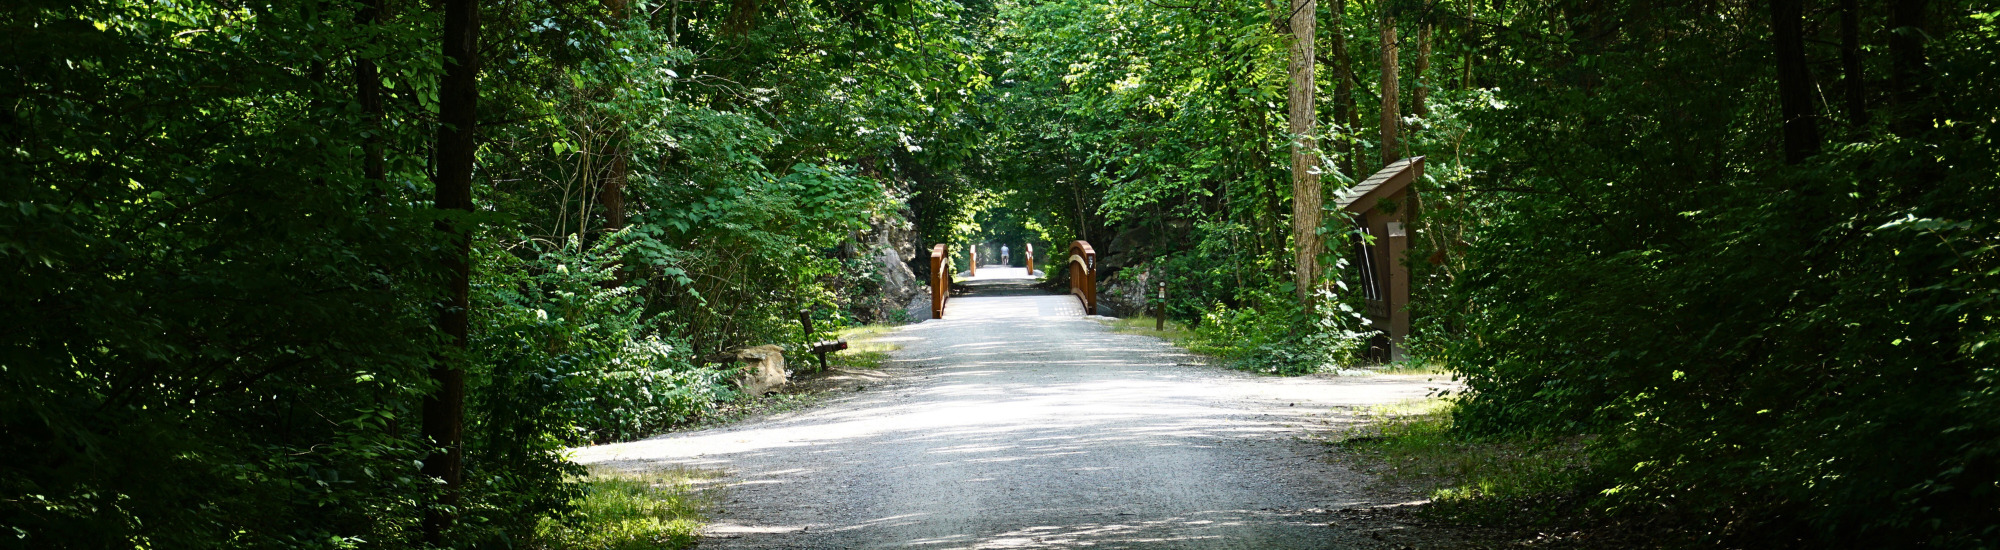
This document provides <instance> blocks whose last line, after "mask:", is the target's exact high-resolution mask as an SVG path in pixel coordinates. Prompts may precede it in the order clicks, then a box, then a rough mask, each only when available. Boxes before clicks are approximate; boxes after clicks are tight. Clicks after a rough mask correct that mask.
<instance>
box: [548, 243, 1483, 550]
mask: <svg viewBox="0 0 2000 550" xmlns="http://www.w3.org/2000/svg"><path fill="white" fill-rule="evenodd" d="M987 271H988V268H981V272H982V273H981V274H982V275H986V274H987ZM1013 271H1020V270H1019V269H1015V270H1013ZM995 275H1005V274H1004V273H995ZM945 317H946V318H945V319H944V320H932V321H926V322H923V323H919V324H915V325H909V326H906V327H904V328H902V329H901V330H899V331H897V332H896V333H894V334H892V335H891V336H890V338H895V339H898V340H899V341H900V342H901V343H902V344H903V346H904V347H903V351H901V352H898V353H897V354H896V356H895V358H894V359H893V361H892V362H891V363H890V364H889V365H888V366H885V367H884V369H885V371H888V372H889V373H891V374H893V375H895V376H894V377H893V378H892V380H893V381H892V382H888V383H885V384H878V385H876V386H872V387H869V388H867V389H866V390H865V391H861V392H856V393H854V394H853V395H852V396H851V397H849V398H846V399H844V400H838V401H836V402H834V403H831V404H829V405H826V406H824V407H820V408H817V409H814V410H810V411H804V412H798V413H791V414H787V415H782V416H778V417H774V418H768V419H764V420H760V421H755V422H751V423H747V424H743V425H738V426H732V427H727V428H721V429H714V430H706V431H700V432H691V433H681V434H674V435H669V436H664V437H659V438H654V439H649V440H645V441H637V442H631V443H624V444H617V445H605V446H598V447H590V448H586V449H579V450H578V456H577V459H578V460H580V461H582V462H585V463H602V464H608V465H613V466H616V467H624V468H655V467H660V466H663V465H669V464H680V465H688V466H695V467H701V468H715V469H721V470H724V471H726V472H728V474H729V477H728V478H726V480H727V482H728V483H729V484H730V486H731V487H730V489H728V493H727V495H728V496H727V499H726V500H725V502H724V504H723V506H722V510H721V511H719V512H718V513H717V518H716V523H715V525H713V526H712V527H711V529H710V530H709V535H708V536H709V537H710V538H708V539H706V540H705V541H704V542H703V543H702V546H703V547H704V548H1066V547H1079V546H1096V547H1105V548H1246V549H1249V548H1260V549H1264V548H1402V547H1405V545H1406V542H1404V541H1408V540H1411V539H1410V538H1409V537H1407V536H1398V537H1391V538H1390V539H1389V540H1391V541H1398V542H1384V541H1383V540H1378V539H1379V538H1381V537H1382V534H1383V533H1382V531H1390V530H1398V529H1401V527H1402V526H1399V525H1394V524H1389V525H1379V524H1365V523H1357V521H1359V520H1345V519H1342V518H1344V517H1352V515H1351V514H1346V515H1343V514H1335V513H1332V512H1330V511H1331V510H1337V509H1349V508H1364V507H1371V506H1379V505H1386V504H1394V503H1396V502H1397V501H1399V500H1407V499H1408V498H1409V497H1407V496H1402V497H1398V496H1395V495H1381V494H1374V493H1371V490H1372V489H1371V483H1370V481H1371V480H1370V478H1369V477H1368V476H1366V475H1364V474H1361V473H1358V472H1354V471H1351V470H1348V469H1346V468H1344V467H1342V466H1339V465H1337V464H1334V463H1331V462H1329V461H1327V460H1325V459H1326V457H1327V454H1328V453H1329V452H1330V451H1329V449H1328V447H1326V446H1323V445H1318V444H1314V443H1308V442H1304V441H1300V440H1299V437H1300V436H1302V435H1304V433H1305V425H1306V424H1308V423H1313V422H1321V421H1325V420H1328V419H1332V420H1335V421H1338V420H1339V419H1340V418H1341V416H1339V415H1338V414H1332V413H1329V411H1330V410H1339V409H1340V408H1344V407H1360V406H1366V405H1372V404H1384V403H1394V402H1399V401H1404V400H1409V399H1416V398H1420V397H1422V396H1424V395H1425V394H1426V392H1427V390H1428V388H1429V387H1432V386H1435V384H1433V383H1427V382H1426V381H1425V380H1424V379H1423V378H1412V377H1395V376H1374V377H1343V378H1312V377H1305V378H1275V377H1260V376H1255V375H1250V374H1245V373H1241V372H1236V371H1230V370H1226V369H1222V368H1219V367H1213V366H1206V365H1202V364H1200V362H1201V361H1200V359H1199V358H1198V357H1195V356H1191V355H1188V354H1187V353H1185V352H1183V351H1181V350H1179V349H1177V348H1174V347H1172V346H1169V345H1167V344H1165V343H1164V342H1162V341H1160V340H1158V339H1155V338H1152V337H1147V336H1136V335H1125V334H1117V333H1113V332H1110V331H1108V330H1106V328H1105V327H1104V326H1103V325H1102V324H1101V323H1099V322H1097V321H1094V320H1091V319H1087V318H1084V317H1082V316H1081V315H1080V308H1079V307H1078V304H1077V301H1076V299H1075V298H1072V297H1069V296H1049V295H1039V296H1037V295H1015V296H991V297H980V296H970V297H962V298H955V299H953V300H952V301H951V302H950V304H949V309H948V310H947V311H946V314H945ZM1322 428H1323V425H1322ZM1425 538H1426V537H1419V539H1425ZM1430 538H1434V537H1430ZM1454 546H1455V545H1454Z"/></svg>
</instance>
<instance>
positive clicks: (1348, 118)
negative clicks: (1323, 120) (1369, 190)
mask: <svg viewBox="0 0 2000 550" xmlns="http://www.w3.org/2000/svg"><path fill="white" fill-rule="evenodd" d="M1333 13H1334V19H1333V23H1334V27H1333V62H1334V64H1335V65H1334V67H1333V76H1334V84H1333V121H1334V123H1335V124H1336V125H1338V126H1339V130H1338V132H1339V133H1338V134H1337V135H1338V137H1337V138H1336V139H1335V141H1334V144H1335V145H1334V150H1333V152H1334V155H1336V157H1337V158H1338V161H1337V162H1339V163H1340V171H1341V172H1342V173H1345V174H1347V176H1348V177H1350V178H1352V177H1355V176H1354V157H1355V153H1356V151H1355V150H1354V140H1353V139H1352V138H1351V137H1350V135H1349V134H1350V133H1351V132H1354V131H1355V130H1356V129H1357V127H1358V126H1360V125H1359V124H1357V122H1359V121H1358V120H1357V119H1358V118H1359V117H1360V115H1359V114H1358V113H1356V112H1355V110H1356V109H1355V108H1354V65H1353V60H1352V59H1349V58H1348V57H1347V0H1333Z"/></svg>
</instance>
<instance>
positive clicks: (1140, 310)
mask: <svg viewBox="0 0 2000 550" xmlns="http://www.w3.org/2000/svg"><path fill="white" fill-rule="evenodd" d="M1153 284H1154V283H1153V278H1152V274H1151V273H1148V272H1147V270H1146V269H1124V270H1120V271H1119V272H1118V274H1117V275H1115V276H1112V277H1110V278H1107V279H1104V280H1101V281H1098V282H1097V310H1098V313H1099V314H1100V315H1109V316H1112V317H1137V316H1141V315H1145V314H1146V292H1147V291H1149V290H1151V291H1153V292H1158V291H1159V289H1157V288H1155V287H1154V286H1153Z"/></svg>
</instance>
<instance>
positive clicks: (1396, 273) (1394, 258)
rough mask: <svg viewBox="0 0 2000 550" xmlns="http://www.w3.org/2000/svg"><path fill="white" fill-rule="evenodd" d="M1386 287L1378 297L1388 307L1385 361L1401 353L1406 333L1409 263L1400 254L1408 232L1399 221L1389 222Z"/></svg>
mask: <svg viewBox="0 0 2000 550" xmlns="http://www.w3.org/2000/svg"><path fill="white" fill-rule="evenodd" d="M1388 226H1389V238H1388V241H1389V243H1388V247H1387V248H1388V250H1387V252H1388V253H1389V266H1388V267H1389V281H1388V283H1389V288H1388V292H1387V293H1386V295H1385V296H1383V297H1382V301H1383V302H1384V304H1383V305H1385V306H1388V309H1389V360H1390V361H1395V360H1398V359H1401V358H1402V356H1403V338H1404V337H1405V336H1408V335H1409V334H1410V266H1409V263H1408V262H1405V261H1404V258H1403V253H1404V252H1405V251H1407V250H1409V246H1410V242H1409V241H1410V238H1409V232H1408V231H1405V230H1404V229H1403V223H1402V222H1389V224H1388Z"/></svg>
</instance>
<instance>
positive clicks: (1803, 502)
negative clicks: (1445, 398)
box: [1428, 2, 2000, 548]
mask: <svg viewBox="0 0 2000 550" xmlns="http://www.w3.org/2000/svg"><path fill="white" fill-rule="evenodd" d="M1863 5H1864V7H1867V8H1868V9H1867V10H1864V11H1863V12H1862V13H1861V14H1860V16H1861V18H1862V19H1861V21H1860V26H1861V28H1862V29H1864V31H1865V32H1866V34H1864V35H1863V36H1862V37H1861V40H1862V46H1864V47H1866V48H1869V51H1870V52H1871V54H1870V55H1868V56H1866V57H1865V60H1866V61H1865V63H1864V64H1863V66H1862V79H1863V80H1862V81H1860V82H1855V81H1848V80H1843V79H1842V78H1836V77H1838V76H1839V74H1838V73H1827V72H1819V73H1818V78H1819V82H1821V83H1823V84H1822V85H1824V86H1827V87H1828V89H1840V88H1838V87H1836V86H1840V87H1844V86H1847V85H1850V84H1857V83H1858V84H1863V85H1865V86H1864V87H1865V92H1864V94H1863V98H1864V99H1865V100H1866V101H1864V104H1865V105H1866V106H1867V109H1868V111H1867V113H1868V114H1869V115H1871V116H1870V117H1869V118H1868V119H1863V118H1860V117H1857V116H1854V115H1855V114H1856V113H1854V112H1852V111H1847V110H1844V109H1838V108H1828V109H1825V110H1822V111H1819V112H1820V122H1821V125H1820V130H1821V134H1822V135H1823V136H1825V138H1826V140H1827V142H1828V144H1827V146H1826V148H1825V149H1824V152H1823V153H1822V154H1820V155H1817V156H1815V157H1812V158H1810V159H1807V160H1806V161H1804V162H1802V163H1799V164H1796V165H1787V164H1785V163H1784V162H1783V155H1781V154H1780V153H1779V150H1780V147H1779V145H1780V143H1781V142H1782V141H1783V139H1784V138H1783V136H1782V135H1781V134H1780V132H1779V122H1780V121H1779V120H1778V99H1777V97H1776V94H1775V92H1776V89H1775V86H1772V78H1773V77H1772V74H1773V68H1772V66H1771V58H1770V57H1768V55H1769V51H1770V50H1769V48H1770V45H1769V44H1770V42H1769V40H1770V35H1769V34H1768V31H1767V30H1766V29H1767V28H1768V27H1767V26H1766V24H1767V19H1766V15H1765V14H1764V13H1763V12H1761V11H1758V12H1755V13H1748V12H1746V13H1736V14H1729V15H1725V16H1722V17H1720V18H1717V17H1716V16H1715V14H1711V13H1708V12H1707V11H1706V10H1704V9H1698V8H1688V9H1662V10H1653V9H1652V8H1653V6H1652V5H1651V4H1646V3H1629V4H1625V3H1615V4H1608V5H1603V6H1597V7H1593V8H1591V9H1587V10H1563V11H1536V10H1538V9H1540V8H1537V7H1520V8H1518V9H1520V10H1521V11H1517V12H1508V13H1505V14H1497V15H1495V17H1509V18H1513V19H1512V20H1511V22H1510V24H1509V27H1508V30H1507V32H1503V33H1500V34H1498V35H1497V36H1494V37H1492V38H1494V39H1495V40H1497V41H1498V43H1499V44H1500V45H1501V46H1502V47H1503V51H1506V52H1509V53H1507V54H1505V57H1504V59H1510V60H1525V61H1527V62H1525V63H1517V62H1514V61H1506V62H1502V63H1496V64H1494V65H1493V66H1492V68H1491V69H1490V70H1489V72H1488V73H1487V74H1486V77H1487V78H1490V79H1492V81H1493V82H1492V83H1493V84H1494V85H1495V87H1496V88H1497V89H1498V90H1500V93H1499V98H1500V100H1501V101H1502V102H1503V104H1504V108H1496V109H1489V110H1483V111H1477V112H1474V113H1471V114H1468V115H1467V116H1468V117H1469V118H1470V119H1471V120H1472V121H1473V123H1474V127H1475V128H1476V130H1475V132H1477V133H1481V134H1485V135H1487V136H1490V137H1491V138H1492V139H1494V140H1497V142H1498V143H1502V144H1505V146H1494V147H1490V148H1485V149H1484V151H1482V152H1478V154H1479V157H1478V158H1476V159H1474V160H1473V161H1472V162H1471V163H1472V164H1474V165H1477V166H1481V167H1483V170H1482V172H1483V173H1481V174H1478V175H1476V176H1474V177H1473V178H1472V181H1471V182H1470V183H1471V185H1469V186H1467V187H1466V188H1465V189H1463V192H1464V193H1466V195H1464V196H1463V197H1460V198H1461V202H1460V203H1459V204H1460V205H1461V206H1458V207H1459V208H1466V209H1469V211H1470V218H1471V219H1478V220H1480V221H1481V223H1478V224H1469V225H1467V226H1466V227H1465V232H1464V237H1463V238H1464V240H1465V241H1467V243H1468V245H1467V247H1466V248H1465V257H1464V263H1465V266H1466V267H1465V268H1464V269H1463V270H1460V271H1458V272H1457V273H1456V278H1455V282H1453V283H1452V286H1451V289H1452V293H1451V294H1449V295H1448V296H1449V299H1448V300H1446V301H1445V303H1442V304H1439V307H1438V308H1437V309H1435V310H1433V311H1435V312H1437V313H1438V315H1436V316H1435V317H1433V318H1432V319H1431V320H1430V329H1429V330H1431V331H1433V333H1432V334H1430V335H1429V336H1428V337H1432V338H1436V340H1433V342H1435V343H1437V344H1439V345H1438V346H1437V347H1436V348H1434V349H1435V350H1436V356H1437V357H1439V358H1441V359H1444V360H1445V361H1447V362H1448V364H1449V365H1451V367H1452V368H1453V369H1454V370H1456V371H1457V372H1458V373H1459V374H1460V376H1461V378H1462V379H1463V380H1464V381H1465V382H1466V383H1467V385H1468V391H1467V393H1466V394H1465V396H1464V399H1463V400H1462V401H1461V407H1460V409H1459V410H1458V411H1457V412H1456V414H1455V421H1456V422H1457V425H1458V426H1459V427H1460V428H1462V429H1464V430H1467V431H1470V432H1472V433H1486V434H1492V433H1541V434H1556V435H1564V434H1595V435H1599V436H1601V437H1602V439H1600V440H1599V441H1598V443H1597V444H1596V445H1595V447H1596V448H1597V450H1599V451H1600V452H1601V453H1602V455H1603V456H1604V459H1605V463H1604V465H1605V467H1604V470H1603V471H1604V472H1605V473H1606V475H1607V479H1605V480H1604V481H1603V482H1602V483H1603V485H1602V486H1600V488H1602V489H1603V495H1604V497H1605V500H1604V501H1603V502H1604V504H1605V505H1606V506H1610V507H1612V508H1613V509H1617V510H1624V511H1631V512H1637V513H1651V512H1654V511H1662V510H1664V511H1671V513H1673V514H1675V515H1678V516H1680V517H1682V518H1686V520H1687V521H1689V522H1690V523H1692V524H1695V525H1697V526H1698V527H1699V529H1701V530H1702V531H1703V532H1707V533H1713V534H1715V535H1714V536H1716V537H1719V538H1726V539H1731V540H1733V541H1734V542H1736V543H1739V544H1749V545H1753V546H1756V545H1762V544H1782V543H1783V541H1786V540H1800V539H1803V540H1809V541H1817V543H1818V544H1840V545H1852V546H1874V545H1887V546H1907V545H1912V544H1924V545H1928V546H1933V547H1952V548H1990V547H1993V546H1994V545H1995V544H2000V523H1996V522H1995V518H1994V516H1993V515H1992V513H1991V512H1992V510H1994V509H1996V506H2000V469H1996V468H1994V467H1993V466H1992V465H1993V464H2000V462H1996V461H1995V460H1994V457H1995V456H1996V455H1995V454H1994V453H1995V452H1996V450H2000V449H1996V447H1995V446H1994V445H1993V443H1992V442H1993V441H1995V440H1996V435H2000V425H1997V424H1995V422H1994V419H1995V418H1996V417H1995V415H1994V414H1992V411H1993V410H1994V409H1993V408H1992V407H1993V405H1994V404H1995V401H1994V400H1993V397H1992V396H1993V395H1995V391H1994V389H1993V387H1994V386H1993V384H1994V383H1995V381H1996V379H1995V375H1994V371H1993V369H1994V367H1993V365H1995V364H2000V362H1996V361H1995V356H1994V355H1993V353H1994V351H1993V348H1992V346H1990V345H1989V344H1990V343H1991V342H1993V338H1994V334H1995V328H1996V325H1995V321H1996V317H1995V316H1994V313H1993V312H1994V311H1995V309H1994V301H1993V297H1994V296H1995V292H1996V291H1995V289H1996V288H2000V284H1996V283H2000V279H1996V278H1995V277H1996V276H2000V270H1996V266H2000V252H1996V248H1995V242H1996V235H2000V233H1996V231H2000V225H1995V224H1994V223H1993V221H1992V220H1996V219H2000V211H1996V210H1995V205H1996V204H2000V200H1996V199H2000V186H1996V185H1995V182H1996V181H2000V178H1996V177H1995V175H1996V174H2000V156H1996V152H2000V148H1996V147H1994V143H1993V137H1992V135H1993V131H1994V130H1995V127H1994V126H1993V124H1992V120H1993V119H1994V117H1995V116H2000V95H1996V94H1994V93H1993V90H1992V88H1991V87H1990V86H1988V85H1986V84H1985V83H1986V82H1989V80H1986V79H1989V78H1991V77H1992V76H1993V75H1996V74H2000V62H1996V60H2000V57H1996V56H1995V55H1994V54H1995V43H1996V40H1995V39H1996V37H2000V34H1996V27H1995V26H1994V23H1993V18H1992V17H1991V16H1990V14H1981V13H1979V12H1980V11H1981V10H1982V9H1983V8H1979V7H1977V6H1976V5H1974V4H1967V3H1956V2H1953V3H1936V4H1933V6H1932V7H1931V8H1930V9H1929V10H1928V11H1926V12H1925V13H1924V18H1925V20H1926V21H1927V22H1926V23H1925V27H1924V29H1923V30H1922V31H1921V32H1920V31H1918V30H1917V29H1907V28H1906V29H1893V28H1891V27H1890V26H1889V23H1890V22H1889V21H1887V20H1886V19H1887V18H1885V17H1883V16H1881V15H1879V12H1876V11H1869V10H1875V9H1877V8H1880V9H1883V10H1886V9H1887V7H1886V6H1878V5H1876V4H1872V3H1864V4H1863ZM1641 14H1643V17H1642V16H1641ZM1609 21H1630V22H1631V23H1630V24H1623V25H1619V26H1615V27H1614V26H1606V23H1605V22H1609ZM1811 28H1812V29H1814V30H1812V31H1809V32H1818V33H1820V34H1821V35H1825V36H1829V37H1831V36H1833V33H1834V30H1833V27H1832V26H1831V25H1828V26H1825V27H1811ZM1908 33H1920V34H1922V36H1923V38H1921V39H1920V42H1921V44H1922V47H1923V48H1925V51H1926V52H1927V53H1926V55H1927V56H1928V61H1929V65H1928V66H1926V67H1908V66H1901V67H1899V66H1898V65H1897V64H1898V63H1900V62H1899V61H1897V60H1896V59H1897V58H1896V57H1895V56H1894V55H1886V54H1885V55H1874V54H1873V53H1875V52H1887V51H1888V50H1890V49H1893V48H1888V49H1884V48H1882V46H1883V45H1884V42H1885V41H1887V40H1888V39H1889V37H1891V36H1893V35H1899V34H1902V35H1907V34H1908ZM1813 44H1814V45H1812V46H1810V47H1809V56H1810V57H1811V58H1813V59H1822V60H1826V59H1835V58H1837V54H1838V52H1837V51H1835V49H1834V47H1833V46H1825V45H1822V44H1838V41H1837V40H1830V41H1826V42H1813ZM1814 70H1815V72H1817V71H1818V69H1814ZM1669 81H1675V82H1702V83H1703V85H1702V86H1676V85H1663V84H1664V83H1666V82H1669ZM1911 97H1918V98H1922V99H1919V100H1917V101H1915V102H1912V101H1911V100H1910V99H1909V98H1911ZM1898 98H1901V99H1898ZM1975 121H1977V122H1975ZM1433 211H1435V208H1433ZM1763 537H1769V538H1763Z"/></svg>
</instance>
